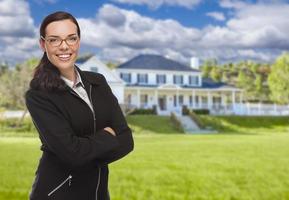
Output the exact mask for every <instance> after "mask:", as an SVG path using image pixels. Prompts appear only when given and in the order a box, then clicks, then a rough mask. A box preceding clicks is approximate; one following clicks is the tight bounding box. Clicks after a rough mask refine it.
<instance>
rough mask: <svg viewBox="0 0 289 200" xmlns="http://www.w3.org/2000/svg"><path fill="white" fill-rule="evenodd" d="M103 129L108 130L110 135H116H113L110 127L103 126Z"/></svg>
mask: <svg viewBox="0 0 289 200" xmlns="http://www.w3.org/2000/svg"><path fill="white" fill-rule="evenodd" d="M104 130H106V131H108V132H109V133H110V134H111V135H113V136H116V135H115V132H114V130H113V129H112V128H110V127H105V128H104Z"/></svg>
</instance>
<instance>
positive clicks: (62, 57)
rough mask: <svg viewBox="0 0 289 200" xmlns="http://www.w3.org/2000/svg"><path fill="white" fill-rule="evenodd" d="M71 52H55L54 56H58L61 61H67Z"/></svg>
mask: <svg viewBox="0 0 289 200" xmlns="http://www.w3.org/2000/svg"><path fill="white" fill-rule="evenodd" d="M71 55H72V54H57V55H56V56H57V57H58V58H59V60H61V61H68V60H70V58H71Z"/></svg>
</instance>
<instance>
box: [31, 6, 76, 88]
mask: <svg viewBox="0 0 289 200" xmlns="http://www.w3.org/2000/svg"><path fill="white" fill-rule="evenodd" d="M66 19H69V20H71V21H72V22H73V23H74V24H75V25H76V27H77V34H78V37H79V38H80V28H79V25H78V23H77V21H76V19H75V18H74V17H73V16H72V15H71V14H70V13H67V12H63V11H58V12H55V13H52V14H50V15H48V16H46V17H45V18H44V20H43V21H42V23H41V26H40V30H39V31H40V36H42V37H45V35H46V33H45V30H46V27H47V26H48V24H50V23H52V22H55V21H61V20H66ZM30 88H33V89H36V90H46V91H64V90H65V88H66V85H65V82H64V81H63V80H62V79H61V78H60V71H59V70H58V69H57V67H55V66H54V65H53V64H52V63H51V62H50V61H49V59H48V57H47V54H46V52H44V53H43V56H42V58H41V60H40V62H39V64H38V65H37V66H36V68H35V69H34V74H33V78H32V80H31V81H30Z"/></svg>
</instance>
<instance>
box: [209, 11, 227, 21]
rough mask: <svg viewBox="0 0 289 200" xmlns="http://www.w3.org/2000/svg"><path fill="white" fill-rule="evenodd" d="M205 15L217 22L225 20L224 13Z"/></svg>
mask: <svg viewBox="0 0 289 200" xmlns="http://www.w3.org/2000/svg"><path fill="white" fill-rule="evenodd" d="M206 15H207V16H209V17H212V18H214V19H215V20H218V21H225V19H226V18H225V16H224V13H221V12H208V13H207V14H206Z"/></svg>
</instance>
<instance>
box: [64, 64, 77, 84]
mask: <svg viewBox="0 0 289 200" xmlns="http://www.w3.org/2000/svg"><path fill="white" fill-rule="evenodd" d="M61 75H62V76H64V77H65V78H67V79H68V80H70V81H72V82H73V83H74V82H75V80H76V72H75V69H74V67H73V68H70V69H68V70H66V71H61Z"/></svg>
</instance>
